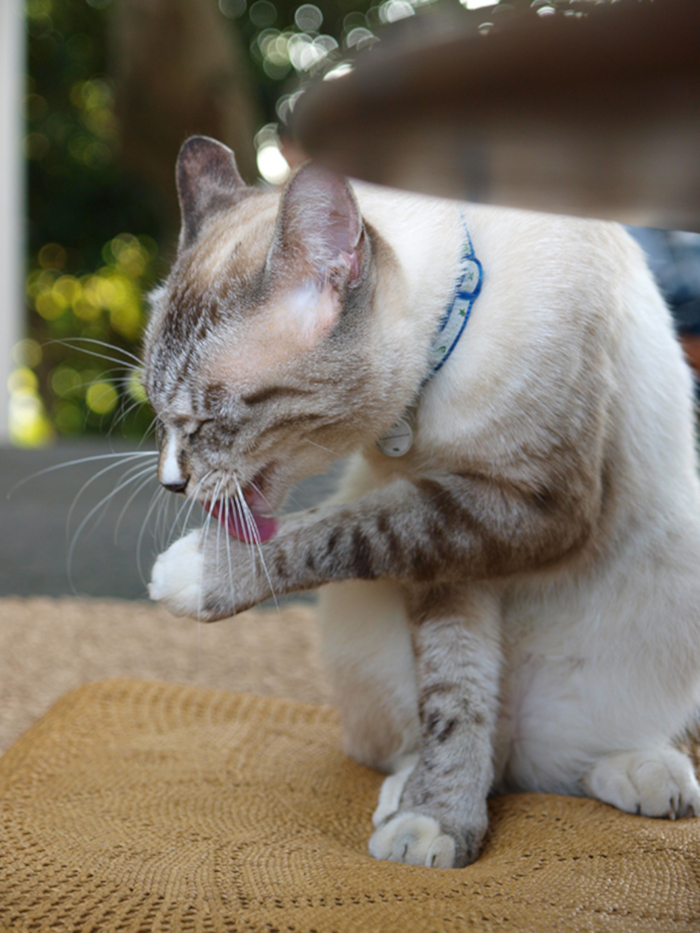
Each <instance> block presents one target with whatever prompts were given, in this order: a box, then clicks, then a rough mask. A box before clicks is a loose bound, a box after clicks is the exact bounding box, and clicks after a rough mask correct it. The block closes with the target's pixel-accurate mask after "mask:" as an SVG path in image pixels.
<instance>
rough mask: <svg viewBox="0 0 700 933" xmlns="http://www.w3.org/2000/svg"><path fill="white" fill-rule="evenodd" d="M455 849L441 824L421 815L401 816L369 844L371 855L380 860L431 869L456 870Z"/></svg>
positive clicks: (381, 828)
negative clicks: (423, 866)
mask: <svg viewBox="0 0 700 933" xmlns="http://www.w3.org/2000/svg"><path fill="white" fill-rule="evenodd" d="M456 849H457V847H456V845H455V841H454V839H453V838H452V837H451V836H448V835H447V834H446V833H443V831H442V829H441V828H440V824H439V823H438V821H437V820H434V819H433V818H432V816H425V815H423V814H421V813H399V814H398V815H397V816H394V817H392V818H391V819H390V820H389V821H388V822H387V823H385V824H384V825H383V826H380V828H379V829H378V830H377V831H376V832H375V833H374V835H373V836H372V838H371V839H370V841H369V851H370V855H373V856H374V857H375V858H377V859H382V860H384V861H387V862H404V863H405V864H406V865H425V866H427V867H428V868H454V867H455V854H456Z"/></svg>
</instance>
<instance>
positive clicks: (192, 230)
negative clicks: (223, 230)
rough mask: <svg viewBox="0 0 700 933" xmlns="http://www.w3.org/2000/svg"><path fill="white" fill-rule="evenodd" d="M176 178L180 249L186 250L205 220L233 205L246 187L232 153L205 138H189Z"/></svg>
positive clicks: (212, 140) (181, 151)
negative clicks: (179, 220)
mask: <svg viewBox="0 0 700 933" xmlns="http://www.w3.org/2000/svg"><path fill="white" fill-rule="evenodd" d="M175 177H176V181H177V196H178V199H179V201H180V215H181V218H182V227H181V229H180V249H186V248H187V247H188V246H191V245H192V243H194V241H195V240H196V239H197V236H198V234H199V231H200V229H201V227H202V224H203V222H204V220H205V219H206V218H207V217H208V216H209V215H210V214H212V213H215V212H216V211H219V210H225V209H226V208H227V207H231V206H232V205H233V204H235V202H236V200H237V199H238V198H239V197H240V196H241V193H242V192H243V191H244V190H245V189H246V183H245V182H244V181H243V179H242V178H241V176H240V174H239V172H238V167H237V166H236V158H235V156H234V154H233V152H231V150H230V149H229V148H228V146H224V144H223V143H220V142H217V141H216V140H215V139H210V138H209V137H208V136H191V137H190V138H189V139H188V140H187V141H186V142H185V143H184V144H183V146H182V148H181V149H180V154H179V155H178V157H177V169H176V174H175Z"/></svg>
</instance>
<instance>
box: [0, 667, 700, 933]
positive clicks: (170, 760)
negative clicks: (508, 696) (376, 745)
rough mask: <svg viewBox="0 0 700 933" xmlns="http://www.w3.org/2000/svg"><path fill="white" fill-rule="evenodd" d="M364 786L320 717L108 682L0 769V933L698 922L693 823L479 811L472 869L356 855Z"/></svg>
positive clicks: (552, 802)
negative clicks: (482, 841)
mask: <svg viewBox="0 0 700 933" xmlns="http://www.w3.org/2000/svg"><path fill="white" fill-rule="evenodd" d="M380 782H381V777H380V775H378V774H376V773H374V772H372V771H370V770H368V769H367V768H363V767H361V766H360V765H357V764H354V763H353V762H351V761H349V760H348V759H347V758H345V757H344V755H343V754H342V753H341V751H340V746H339V728H338V722H337V717H336V715H335V713H334V712H333V711H332V710H331V709H329V708H328V707H323V706H309V705H305V704H302V703H298V702H294V701H289V700H284V699H276V698H272V697H260V696H250V695H240V694H231V693H227V692H224V691H217V690H205V689H202V688H199V687H192V686H177V685H172V684H161V683H151V682H142V681H134V680H113V681H107V682H103V683H100V684H95V685H91V686H86V687H81V688H79V689H78V690H75V691H73V692H72V693H70V694H69V695H68V696H67V697H65V698H64V699H62V700H61V701H59V703H58V704H57V705H56V706H55V707H54V708H53V709H52V710H51V711H50V712H49V713H48V714H47V715H46V716H45V717H44V718H43V719H42V720H40V721H39V722H38V723H37V724H36V725H35V726H34V727H32V729H31V730H30V731H29V732H28V733H27V734H26V735H24V736H23V737H22V738H21V739H20V740H19V741H18V742H17V743H16V744H15V745H14V746H13V747H12V748H11V749H10V751H9V752H8V753H7V754H6V755H5V756H4V757H3V758H2V759H1V760H0V930H2V933H10V931H11V933H29V931H32V933H35V931H40V933H41V931H47V933H48V931H51V933H61V931H69V933H78V931H80V933H154V931H159V933H176V931H177V933H181V931H182V933H190V931H191V933H199V931H201V933H219V931H221V933H223V931H226V933H244V931H246V933H250V931H256V933H257V931H261V933H262V931H267V933H347V931H357V933H360V931H362V933H372V931H377V933H393V931H397V933H409V931H414V930H415V931H420V933H431V931H441V933H442V931H445V933H447V931H455V930H479V931H489V933H490V931H495V930H499V931H502V930H512V931H519V933H520V931H530V930H532V931H538V933H543V931H550V930H551V931H554V930H556V931H597V930H600V931H606V933H608V931H612V933H623V931H625V933H626V931H629V933H640V931H641V933H644V931H649V933H652V931H653V933H659V931H662V933H663V931H669V930H683V931H687V930H694V929H700V921H699V920H698V918H700V820H684V821H679V822H677V823H669V822H666V821H662V820H650V819H643V818H640V817H631V816H627V815H624V814H622V813H619V812H617V811H615V810H613V809H611V808H608V807H605V806H603V805H602V804H598V803H596V802H594V801H591V800H584V799H572V798H565V797H557V796H551V795H535V794H522V795H512V796H507V797H500V798H497V799H495V800H494V801H493V802H492V806H491V814H492V828H491V833H490V836H489V839H488V841H487V845H486V848H485V851H484V853H483V855H482V857H481V859H480V860H479V861H478V862H477V863H475V864H474V865H472V866H470V867H469V868H466V869H461V870H453V871H435V870H430V869H425V868H414V867H411V866H404V865H394V864H389V863H382V862H376V861H374V860H373V859H371V858H370V857H369V856H368V855H367V854H366V845H367V838H368V835H369V833H370V816H371V812H372V809H373V807H374V804H375V800H376V795H377V790H378V787H379V784H380Z"/></svg>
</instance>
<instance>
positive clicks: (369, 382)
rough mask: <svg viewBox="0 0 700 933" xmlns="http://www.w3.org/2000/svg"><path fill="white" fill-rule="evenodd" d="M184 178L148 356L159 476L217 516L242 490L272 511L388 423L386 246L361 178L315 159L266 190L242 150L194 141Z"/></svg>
mask: <svg viewBox="0 0 700 933" xmlns="http://www.w3.org/2000/svg"><path fill="white" fill-rule="evenodd" d="M177 185H178V194H179V198H180V208H181V214H182V228H181V233H180V240H179V245H178V251H177V256H176V259H175V262H174V264H173V267H172V270H171V272H170V274H169V276H168V278H167V280H166V282H165V283H164V285H163V286H162V287H161V288H159V289H158V290H157V291H156V293H154V296H153V300H152V304H153V312H152V316H151V320H150V323H149V327H148V330H147V335H146V342H145V356H144V374H145V385H146V390H147V393H148V396H149V399H150V401H151V403H152V405H153V407H154V409H155V412H156V416H157V422H158V437H159V441H158V442H159V446H160V451H161V455H160V463H159V477H160V480H161V482H162V483H163V484H164V485H165V486H167V487H168V488H170V489H172V490H174V491H181V492H186V493H187V494H188V495H190V496H196V498H198V499H199V500H200V501H202V502H205V503H208V504H209V506H210V508H214V503H220V506H219V507H216V508H218V510H219V511H220V510H221V509H222V508H223V507H224V506H225V504H226V503H227V502H228V501H230V500H234V499H235V498H236V497H237V496H238V498H239V500H240V499H241V498H244V499H245V501H246V502H247V503H248V505H249V506H250V508H251V509H252V511H253V513H254V514H255V515H258V516H260V515H264V513H266V512H273V511H274V510H275V509H276V508H278V506H279V505H280V504H281V501H282V499H283V498H284V494H285V493H286V491H287V489H288V488H289V486H290V485H291V484H292V483H294V482H296V481H297V480H299V479H301V478H302V477H304V476H308V475H311V474H313V473H315V472H318V471H320V470H322V469H324V468H325V466H326V465H327V464H328V463H329V462H330V461H331V460H333V459H335V458H336V457H339V456H344V455H346V454H347V453H348V452H349V451H350V450H352V449H353V448H356V447H357V446H358V445H359V444H362V443H363V442H368V441H370V440H371V438H372V437H376V436H378V434H379V433H380V432H381V430H382V429H383V428H384V427H385V426H386V425H387V411H386V406H387V398H386V393H387V386H386V374H385V373H383V372H382V366H381V364H380V363H378V362H377V356H378V354H377V346H376V344H377V341H378V340H379V339H381V338H380V337H379V336H378V334H377V332H376V328H375V327H374V323H373V322H374V320H375V315H373V313H372V306H373V302H374V300H375V293H376V291H377V278H378V276H377V264H376V253H377V252H378V251H379V252H381V251H382V250H385V251H386V246H385V245H384V244H383V243H382V242H381V241H380V240H379V238H378V237H377V235H376V233H375V232H374V231H372V230H371V229H370V228H368V226H367V225H366V224H365V223H364V222H363V219H362V217H361V214H360V211H359V208H358V204H357V202H356V200H355V197H354V195H353V192H352V190H351V188H350V186H349V185H348V183H347V182H346V181H345V180H344V179H341V178H339V177H337V176H335V175H333V174H331V173H330V172H327V171H326V170H324V169H322V168H320V167H318V166H314V165H312V164H307V165H305V166H303V167H302V168H301V169H300V170H299V171H298V172H297V173H296V174H295V175H294V176H293V178H292V179H291V181H290V182H289V183H288V185H287V186H286V188H285V190H284V191H283V192H282V193H281V194H279V193H277V192H273V191H262V190H259V189H257V188H251V187H248V186H247V185H245V183H244V182H243V181H242V179H241V177H240V175H239V173H238V170H237V168H236V163H235V159H234V156H233V153H232V152H231V151H230V150H229V149H227V148H226V147H225V146H223V145H222V144H220V143H217V142H215V141H214V140H210V139H206V138H203V137H193V138H192V139H190V140H188V141H187V142H186V143H185V145H184V146H183V148H182V150H181V152H180V156H179V158H178V164H177ZM388 417H389V419H390V418H391V415H389V416H388ZM391 423H392V422H391V420H389V421H388V424H391ZM272 528H273V526H272V525H266V524H265V523H264V522H261V523H260V525H259V527H258V532H259V533H260V534H261V536H262V537H265V536H269V535H268V534H267V533H268V531H270V529H272ZM232 530H233V529H232ZM270 533H272V531H270ZM240 536H241V535H239V537H240Z"/></svg>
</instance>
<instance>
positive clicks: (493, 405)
mask: <svg viewBox="0 0 700 933" xmlns="http://www.w3.org/2000/svg"><path fill="white" fill-rule="evenodd" d="M358 197H359V200H360V204H361V206H362V209H363V213H364V214H365V216H366V217H367V218H368V219H369V220H370V221H371V222H372V223H373V224H375V226H377V228H378V229H379V230H380V231H381V232H382V233H383V234H384V235H385V236H386V237H387V238H388V239H389V240H390V242H391V243H392V246H393V247H394V249H395V251H396V252H397V254H398V256H399V259H400V261H401V266H402V272H403V275H404V279H405V282H406V292H405V294H402V296H401V297H402V301H401V307H400V309H399V305H398V303H397V304H396V308H395V310H394V306H393V305H392V302H391V296H389V297H388V300H387V313H386V315H384V317H383V318H382V320H381V322H379V323H378V324H377V330H378V336H377V340H378V341H381V343H382V345H383V346H385V347H386V348H387V349H386V351H385V354H384V365H386V366H387V367H389V368H391V367H392V366H394V359H395V358H397V359H399V360H401V361H403V365H404V367H405V369H406V370H407V371H410V370H411V368H412V366H413V352H414V350H413V348H414V347H415V346H417V345H420V346H423V345H424V337H425V332H426V331H428V332H430V331H431V329H433V328H434V326H435V322H436V321H437V320H439V316H440V313H441V310H442V308H444V306H445V301H446V297H447V293H448V292H449V288H450V287H451V283H452V282H453V281H454V275H455V270H456V263H457V249H456V244H458V243H459V242H460V239H461V236H462V234H461V229H460V220H459V214H458V211H457V209H456V208H455V206H454V205H451V204H449V203H448V202H434V201H427V200H425V201H424V200H423V199H419V200H420V204H421V208H420V225H421V229H422V235H421V237H420V240H418V238H416V237H415V236H414V235H413V230H412V229H411V228H410V226H408V225H406V224H405V222H404V223H401V222H399V221H398V218H399V216H400V215H402V214H403V215H404V216H405V212H406V209H407V205H409V209H410V204H411V203H412V201H411V199H412V196H410V195H405V196H403V195H402V196H392V197H391V198H389V197H387V196H385V195H383V194H382V193H381V192H380V191H379V190H375V189H371V188H365V186H358ZM462 211H463V215H464V217H465V220H466V224H467V227H468V229H469V232H470V234H471V237H472V241H473V243H474V245H475V250H476V253H477V256H478V257H479V259H480V260H481V262H482V264H483V267H484V272H485V281H484V289H483V292H482V294H481V296H480V297H479V298H478V300H477V301H476V303H475V305H474V309H473V312H472V318H471V320H470V321H469V324H468V326H467V329H466V331H465V333H464V336H463V337H462V339H461V341H460V342H459V344H458V345H457V347H456V349H455V351H454V353H453V355H452V357H451V359H450V361H449V363H448V365H446V366H445V367H443V370H441V372H440V374H439V376H438V377H436V378H435V379H434V380H432V381H431V382H430V383H429V384H428V386H427V387H426V388H425V389H424V391H423V393H422V396H421V401H420V406H419V407H418V411H417V414H416V431H415V447H414V455H415V457H417V458H422V459H423V461H424V462H425V464H426V465H429V464H431V463H439V464H440V466H441V467H442V468H445V467H448V468H450V466H451V465H452V464H453V465H454V468H458V467H459V465H460V463H463V461H464V458H465V454H466V456H467V457H468V459H469V460H470V461H471V462H476V463H478V462H479V459H480V458H483V460H484V462H486V463H488V464H489V466H490V467H493V468H495V469H498V467H499V466H503V467H504V468H505V469H511V463H510V460H511V457H512V451H513V450H517V449H518V447H519V445H520V443H521V440H526V439H527V436H528V435H527V432H529V431H532V429H533V428H532V419H530V420H529V421H528V423H526V424H525V423H523V421H524V419H523V418H522V411H523V410H524V409H525V408H527V410H528V411H529V412H530V413H532V412H533V411H535V412H537V411H539V412H540V414H541V417H540V421H541V424H542V425H543V426H546V425H548V424H552V423H556V421H557V419H558V418H562V417H566V414H562V412H564V411H565V409H566V407H567V406H568V407H569V408H570V409H571V411H572V415H571V416H572V417H575V415H576V404H577V400H576V399H575V398H573V397H571V393H570V388H569V387H570V386H571V384H572V382H573V381H574V376H575V374H576V373H577V372H579V371H580V370H581V368H585V367H586V366H590V365H604V366H608V367H609V372H607V378H608V379H609V381H610V386H611V392H612V395H613V397H614V402H613V405H614V430H615V431H616V439H617V445H618V448H619V449H618V453H617V456H618V460H619V462H618V464H617V467H618V469H619V470H620V471H621V474H622V475H624V477H625V489H624V501H621V502H620V503H619V509H618V511H617V513H616V518H615V527H614V528H613V529H612V530H611V531H610V533H609V534H608V535H607V537H606V539H605V541H604V542H601V548H602V551H601V553H600V555H599V557H598V559H597V560H596V561H595V563H594V564H592V565H589V566H588V567H587V568H586V570H585V572H581V573H577V572H576V571H575V570H571V571H570V572H564V573H561V572H560V573H557V574H554V573H551V574H548V573H546V572H543V573H539V574H533V575H530V576H529V577H526V576H524V577H522V578H520V579H517V580H510V581H505V582H502V583H499V584H498V585H497V592H498V593H499V594H500V596H499V598H500V601H501V605H502V624H503V639H504V651H505V671H504V675H503V690H502V698H501V703H502V707H501V716H500V721H499V729H498V735H497V737H496V758H497V760H496V770H497V781H496V786H498V785H499V783H503V782H505V783H507V784H508V785H509V786H516V787H519V788H522V789H532V790H542V791H554V792H563V793H574V794H577V793H579V794H580V793H588V794H591V795H593V796H597V797H599V798H600V799H602V800H605V801H607V802H609V803H612V804H614V805H615V806H618V807H620V808H622V809H625V810H632V811H636V810H637V809H638V810H639V811H640V812H642V813H646V814H648V815H656V816H660V815H665V814H668V813H671V814H673V815H683V813H685V812H688V813H691V812H693V811H695V812H697V805H698V801H699V800H700V797H699V796H698V795H700V787H698V783H697V781H696V779H695V777H694V775H693V773H692V768H691V767H690V765H689V763H688V762H687V760H686V759H685V758H683V756H681V755H680V754H679V753H677V752H675V751H674V750H673V748H672V743H673V740H674V737H676V736H678V735H679V734H680V733H681V732H682V731H683V729H684V728H685V727H686V726H687V725H688V723H689V721H690V719H691V717H692V716H693V714H694V712H695V710H696V708H697V707H698V704H700V573H699V572H698V566H699V564H700V487H699V485H698V479H697V475H696V461H695V452H694V448H693V437H692V431H691V429H690V425H691V423H692V413H691V407H692V386H691V379H690V375H689V372H688V369H687V367H686V365H685V364H684V362H683V359H682V355H681V351H680V349H679V347H678V345H677V343H676V341H675V339H674V337H673V333H672V328H671V326H670V323H669V315H668V312H667V310H666V309H665V307H664V305H663V302H662V299H661V297H660V296H659V294H658V291H657V289H656V287H655V286H654V284H653V282H652V279H651V276H650V273H649V272H648V270H647V268H646V265H645V262H644V259H643V257H642V255H641V252H640V251H639V250H638V248H637V247H636V246H635V244H634V243H633V242H632V241H631V240H630V239H629V237H627V235H626V234H625V233H624V232H623V231H622V230H621V229H620V228H618V227H616V226H615V225H608V224H598V223H593V222H585V221H572V220H569V219H566V218H558V219H557V218H551V217H543V216H539V215H536V214H519V213H515V212H508V211H501V210H497V209H487V208H476V207H473V206H469V205H464V206H463V207H462ZM426 230H428V231H432V233H431V232H428V233H427V234H426ZM418 242H420V247H421V248H420V249H419V248H418V246H417V244H418ZM572 301H574V305H572ZM581 314H585V315H591V314H593V315H594V316H596V315H599V316H601V320H607V321H608V322H609V327H610V328H611V333H614V336H615V340H614V342H612V344H611V349H610V350H609V352H608V356H607V357H605V358H602V357H601V360H599V361H596V362H591V360H590V359H589V356H588V354H589V346H588V344H587V343H586V342H585V340H582V337H581V333H580V329H579V325H578V320H577V317H578V316H579V315H581ZM606 316H607V317H606ZM400 378H401V376H400V373H399V374H398V375H397V379H400ZM535 420H536V418H535ZM494 423H498V424H500V425H502V426H505V427H506V428H507V430H504V431H503V433H502V434H500V435H499V434H498V433H494V428H493V426H494ZM413 466H415V460H414V461H413ZM408 469H409V468H408V467H406V466H405V465H404V463H403V462H402V461H401V460H395V461H389V460H388V458H382V457H381V455H380V454H377V453H375V452H373V451H371V450H368V451H366V452H365V460H364V461H363V462H362V463H361V464H360V465H356V466H355V467H354V472H353V473H352V474H351V475H350V476H349V478H348V480H347V488H346V489H345V490H344V492H343V494H342V495H343V496H344V497H346V498H348V499H351V498H353V497H355V496H356V495H358V494H360V493H361V492H363V491H365V490H366V489H368V488H371V487H372V486H373V485H383V484H384V483H386V482H388V481H389V479H390V478H391V477H393V476H396V475H399V476H400V475H402V471H406V473H408ZM511 472H512V471H511ZM392 592H393V594H394V595H393V597H392V595H391V593H392ZM401 598H402V597H401V590H400V587H399V586H398V585H395V584H392V583H389V582H381V583H365V582H353V583H352V584H339V585H334V586H332V587H327V588H326V589H325V590H324V591H323V593H322V597H321V610H322V616H323V618H324V620H325V621H324V623H323V627H324V654H325V657H326V659H327V661H328V662H329V664H330V666H331V669H332V672H333V676H334V678H335V679H336V681H337V682H339V683H342V684H343V689H342V690H341V691H340V692H339V703H340V707H341V714H342V715H343V716H344V721H345V719H346V710H345V709H344V707H343V697H344V696H346V697H352V696H355V693H353V689H352V681H353V678H355V680H356V681H357V683H358V684H361V685H362V686H361V689H362V690H364V691H366V692H368V694H369V695H370V696H372V697H374V696H375V695H378V694H381V693H382V691H383V695H384V697H385V699H386V700H387V702H389V703H390V704H395V708H396V711H397V716H396V719H397V721H405V720H406V711H405V707H406V704H407V703H410V702H411V699H410V694H411V692H412V691H413V690H414V686H413V678H414V676H415V675H414V672H413V669H412V663H411V660H410V659H409V657H408V656H407V653H406V652H405V651H402V650H395V648H394V647H393V646H395V645H398V644H399V643H400V642H401V635H400V628H401V625H404V626H405V625H406V622H405V620H404V621H403V622H401V621H400V620H399V615H398V614H397V606H398V605H400V602H401ZM353 619H354V620H355V621H351V620H353ZM358 620H359V621H358ZM406 637H407V635H406ZM409 681H410V686H407V683H408V682H409ZM346 725H347V723H346ZM368 732H370V733H371V716H369V715H368V717H367V720H366V723H365V727H364V731H363V729H361V728H359V727H358V728H355V732H354V734H350V735H346V743H347V747H348V748H349V749H350V750H351V751H352V750H353V749H356V751H355V752H354V753H355V754H356V757H358V758H360V760H366V759H363V752H362V749H363V748H364V747H365V746H367V744H368V742H369V739H368V736H367V733H368ZM404 739H405V740H404V741H403V742H402V741H401V737H397V738H396V744H398V745H400V746H401V748H402V749H403V750H406V749H408V748H410V746H411V743H412V742H413V743H414V742H415V740H416V736H415V721H414V722H413V723H411V724H409V726H408V732H407V733H406V735H405V736H404ZM681 760H682V763H681ZM640 763H643V764H640ZM391 780H393V779H391ZM387 793H388V791H387ZM669 801H670V802H669ZM421 825H422V824H421ZM412 834H413V835H415V837H416V840H418V839H419V838H420V840H421V841H416V842H415V846H416V847H417V848H416V849H415V851H416V853H418V854H417V855H416V858H418V859H419V860H420V858H422V854H423V853H424V849H425V841H424V836H423V831H422V830H421V831H420V832H419V831H418V829H416V827H415V826H414V825H413V823H411V821H410V820H409V823H408V824H407V825H406V826H404V824H403V823H400V825H399V824H397V825H396V826H395V827H394V829H392V830H391V832H390V831H389V830H388V829H387V827H384V829H382V830H381V831H380V832H379V833H377V834H375V837H373V843H372V851H373V853H374V854H377V853H381V854H380V855H378V857H383V858H392V857H394V856H395V853H396V849H397V846H399V845H401V844H403V842H404V841H405V839H406V838H408V837H409V836H410V837H411V838H413V835H412ZM412 845H413V843H411V844H410V846H409V848H410V847H411V846H412ZM387 853H388V854H387Z"/></svg>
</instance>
